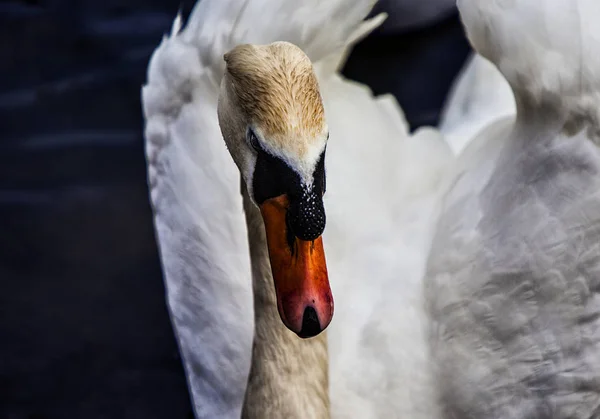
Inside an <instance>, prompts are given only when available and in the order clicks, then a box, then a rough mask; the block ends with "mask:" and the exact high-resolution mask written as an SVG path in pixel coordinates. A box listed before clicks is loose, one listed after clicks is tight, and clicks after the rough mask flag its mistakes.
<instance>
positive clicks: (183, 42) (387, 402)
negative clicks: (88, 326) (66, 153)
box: [142, 0, 454, 419]
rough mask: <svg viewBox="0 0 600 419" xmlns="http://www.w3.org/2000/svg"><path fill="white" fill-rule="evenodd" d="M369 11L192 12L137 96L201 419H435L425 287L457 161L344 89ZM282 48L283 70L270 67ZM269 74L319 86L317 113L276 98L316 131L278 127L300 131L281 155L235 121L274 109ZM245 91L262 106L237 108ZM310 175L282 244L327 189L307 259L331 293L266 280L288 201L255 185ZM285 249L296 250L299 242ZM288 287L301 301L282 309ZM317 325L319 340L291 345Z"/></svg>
mask: <svg viewBox="0 0 600 419" xmlns="http://www.w3.org/2000/svg"><path fill="white" fill-rule="evenodd" d="M371 6H372V2H371V1H368V0H361V1H355V2H345V1H343V0H336V1H331V2H327V3H323V2H319V1H316V0H313V1H306V2H303V3H302V4H298V3H297V2H294V1H292V0H286V1H281V2H278V3H277V5H274V4H266V3H265V2H261V1H260V0H256V1H244V2H242V1H235V0H229V1H224V0H219V1H217V0H202V1H201V2H199V3H198V4H197V5H196V6H195V8H194V11H193V12H192V14H191V16H190V18H189V20H188V22H187V25H186V27H185V29H184V28H183V25H182V22H181V19H180V18H177V19H176V20H175V22H174V24H173V29H172V31H171V34H170V36H167V37H165V38H164V39H163V41H162V43H161V45H160V46H159V47H158V48H157V49H156V51H155V52H154V54H153V56H152V58H151V61H150V64H149V68H148V77H147V84H146V85H145V86H144V87H143V92H142V102H143V107H144V118H145V122H146V126H145V139H146V156H147V161H148V184H149V189H150V200H151V203H152V208H153V212H154V218H155V227H156V232H157V239H158V244H159V248H160V255H161V260H162V264H163V270H164V275H165V287H166V294H167V304H168V307H169V310H170V314H171V318H172V322H173V325H174V329H175V331H176V335H177V338H178V343H179V345H180V350H181V354H182V358H183V363H184V367H185V371H186V376H187V378H188V382H189V388H190V392H191V397H192V400H193V404H194V410H195V415H196V416H197V417H199V418H215V417H219V418H230V417H231V418H234V417H237V418H239V417H240V416H241V415H244V417H286V418H292V417H315V418H326V417H329V415H330V414H331V417H335V418H356V417H360V418H365V419H369V418H381V417H390V418H393V417H411V418H417V419H418V418H435V417H439V412H438V406H437V404H436V403H435V401H434V385H433V380H434V379H433V377H432V375H431V371H430V362H429V358H428V355H427V336H426V328H425V325H426V318H425V315H424V308H423V307H424V305H423V301H422V297H423V293H422V277H423V273H424V269H425V261H426V256H427V253H428V249H429V246H430V244H431V236H432V234H433V228H434V222H433V220H435V219H436V213H437V210H438V203H439V195H440V193H441V190H442V189H443V185H444V184H445V179H446V177H447V174H448V173H449V170H450V167H451V165H452V162H453V159H454V158H453V156H452V153H451V150H450V148H449V147H448V145H447V144H446V143H445V142H444V140H443V138H442V137H441V135H440V133H439V132H438V131H437V130H434V129H430V128H425V129H420V130H418V131H417V132H416V133H415V134H414V135H412V136H411V135H410V134H409V130H408V127H407V124H406V121H405V120H404V116H403V114H402V110H401V109H400V107H399V106H398V104H397V103H396V102H395V100H394V99H393V98H392V97H391V96H390V95H386V96H382V97H379V98H374V97H373V95H372V93H371V92H370V90H369V89H367V88H366V87H365V86H362V85H360V84H357V83H354V82H351V81H348V80H345V79H343V78H342V77H341V76H340V74H339V71H338V70H339V68H340V66H341V65H342V63H343V61H344V59H345V57H346V56H347V52H348V49H349V48H350V47H351V45H352V44H353V43H354V42H356V41H357V40H359V39H360V38H361V37H362V36H364V35H366V34H367V33H368V32H370V31H371V30H372V29H373V28H374V27H376V26H377V25H379V24H380V23H381V22H382V20H383V17H382V16H377V17H375V18H373V19H371V20H369V21H366V22H363V19H364V17H365V16H367V15H368V13H369V11H370V8H371ZM264 22H269V24H268V25H266V24H265V23H264ZM276 41H288V42H290V43H291V44H294V45H297V46H298V47H300V48H301V50H303V51H304V52H300V50H299V49H298V48H297V47H294V46H291V45H290V44H281V43H276V44H273V42H276ZM242 45H246V46H242ZM278 48H279V49H283V50H286V51H287V52H286V53H281V54H279V56H280V57H281V56H283V57H288V58H286V59H285V60H283V61H277V60H276V56H274V55H273V52H272V50H273V49H278ZM269 51H270V52H269ZM226 54H227V55H226ZM304 54H306V55H304ZM224 55H225V57H226V59H225V60H224ZM275 55H277V54H275ZM306 57H308V58H306ZM273 60H275V61H274V62H276V63H277V62H278V63H279V64H280V65H281V66H283V67H282V68H283V69H284V70H285V71H283V73H285V74H292V73H296V72H300V73H303V74H305V75H306V74H311V73H312V74H313V76H310V77H308V78H305V79H303V81H302V83H301V85H300V86H296V87H297V89H298V91H299V90H302V89H303V88H304V86H305V85H306V86H311V85H313V84H314V82H313V81H312V80H313V78H316V83H317V84H318V92H319V95H320V97H321V99H320V101H321V102H322V103H321V105H319V100H317V99H315V98H316V97H317V95H316V94H312V97H313V100H312V102H310V103H312V104H311V105H309V102H308V101H306V102H305V101H304V99H303V100H302V101H300V100H298V99H297V98H296V97H293V98H292V99H290V100H291V103H292V108H293V109H297V107H298V106H300V107H302V106H311V113H310V114H311V115H313V116H314V115H316V116H315V117H314V118H312V117H311V118H310V120H308V121H305V120H304V117H301V115H302V114H300V116H298V113H297V112H296V111H294V112H296V113H294V112H287V111H286V112H284V113H283V114H280V113H275V116H276V120H277V121H278V123H280V124H281V123H283V124H284V126H292V127H295V128H294V129H296V130H297V132H299V133H302V135H301V136H300V137H299V138H296V139H294V140H293V141H292V140H290V139H289V138H286V137H285V136H283V137H282V136H281V135H280V136H279V137H278V135H277V134H281V129H277V128H276V127H275V126H271V125H270V124H268V123H266V122H264V118H263V123H262V124H261V123H250V124H248V122H249V121H248V115H254V116H256V114H255V113H253V112H256V109H254V110H252V109H249V107H252V106H255V107H256V108H264V109H263V111H258V112H259V116H260V115H265V114H268V113H269V112H271V111H272V112H275V111H273V110H272V109H271V110H269V106H270V105H271V103H270V102H273V100H271V99H269V101H268V102H267V101H264V98H265V96H266V97H269V96H270V95H272V94H275V101H276V100H277V99H278V98H279V99H286V98H287V96H285V95H286V93H285V92H283V93H281V92H280V93H274V92H275V91H276V89H274V88H272V86H271V85H272V83H271V84H269V83H270V82H272V81H273V75H272V72H273V71H272V70H273V68H272V66H273V65H274V64H273ZM309 60H310V61H312V64H311V65H309ZM269 62H271V67H270V66H269ZM253 68H254V70H256V71H254V72H253V71H252V69H253ZM309 69H310V71H309ZM252 75H253V76H254V77H258V76H261V77H267V79H266V81H267V84H266V85H265V84H264V83H262V84H261V83H257V82H256V80H254V79H252ZM248 77H250V79H249V80H251V81H250V82H247V83H244V81H243V80H244V78H248ZM286 77H288V76H286ZM240 80H242V81H241V82H240ZM252 80H254V81H252ZM240 83H241V84H240ZM236 85H237V86H238V88H237V90H236ZM284 85H285V83H284ZM240 86H245V87H243V88H241V89H240ZM261 86H262V87H261ZM269 86H271V87H269ZM296 87H295V88H296ZM260 89H263V91H260ZM311 90H314V88H311ZM244 95H249V96H248V98H250V97H253V98H255V99H256V100H257V101H260V103H256V102H255V103H254V104H252V103H250V102H247V103H245V104H244V106H241V105H242V104H240V100H242V101H244V97H243V96H244ZM282 95H283V96H282ZM219 97H220V99H219ZM248 98H246V99H248ZM284 104H285V100H284ZM321 106H322V108H323V109H324V111H323V115H324V116H323V117H322V116H320V115H321V113H322V112H321ZM218 108H219V111H218V112H217V109H218ZM244 109H245V110H244ZM261 112H262V113H261ZM217 114H218V118H219V119H220V120H221V125H220V126H219V123H218V118H217ZM282 115H284V116H282ZM255 120H256V118H255ZM258 120H261V118H258ZM220 128H221V129H222V130H223V132H222V133H221V132H220ZM294 132H296V131H294ZM273 133H274V134H273ZM271 134H273V135H271ZM327 135H329V137H328V136H327ZM282 138H283V139H282ZM224 140H225V141H224ZM299 141H300V142H301V143H298V142H299ZM226 144H227V146H228V148H227V147H225V145H226ZM325 146H326V150H327V151H326V153H324V151H325ZM259 153H260V156H261V157H260V158H259V157H257V156H259ZM323 155H325V162H324V166H325V168H326V173H325V170H324V168H323V166H322V165H323V160H322V158H323ZM232 157H233V158H232ZM275 158H276V160H273V159H275ZM259 160H262V161H263V163H260V166H259ZM267 160H268V161H270V163H269V165H270V166H269V165H267V166H269V167H271V168H270V169H265V163H264V161H267ZM234 161H235V163H237V165H236V164H234ZM273 167H275V168H273ZM317 167H319V172H318V173H317V174H315V169H316V168H317ZM277 168H278V169H277ZM325 175H326V182H325ZM255 176H263V180H262V181H255ZM240 178H241V182H240ZM290 178H292V179H291V180H290ZM310 178H312V180H313V181H314V182H316V183H315V185H316V186H315V188H317V189H316V190H315V193H313V194H312V195H310V194H309V195H310V196H309V198H310V199H311V200H312V201H311V205H305V207H306V208H307V209H306V210H305V212H304V217H305V218H307V219H308V220H309V222H308V224H307V225H306V226H305V227H302V226H301V225H300V224H301V223H300V224H299V227H298V226H296V227H294V228H293V229H292V230H294V229H296V230H302V229H305V230H310V231H308V232H307V233H306V236H304V238H305V239H309V240H308V241H311V239H313V238H315V237H318V236H319V235H320V232H321V231H322V228H323V226H322V225H317V227H315V224H319V223H314V222H313V221H314V217H315V214H314V213H316V214H317V215H319V214H322V212H323V209H322V208H321V203H320V202H319V198H320V197H319V195H320V193H321V192H324V191H325V190H326V193H325V194H324V196H323V198H322V199H323V203H324V208H325V212H326V227H325V228H324V231H323V234H322V239H318V238H317V241H315V249H316V250H314V254H315V255H316V257H319V258H322V257H323V255H326V266H327V272H328V280H329V281H330V285H329V286H328V285H327V284H326V281H325V278H326V277H325V275H324V269H321V270H320V271H321V273H320V274H319V277H318V278H317V277H316V276H314V277H311V275H313V274H314V273H315V272H313V271H312V270H311V269H298V270H292V272H291V274H290V275H292V276H294V275H295V277H289V278H287V279H286V278H285V275H284V274H285V271H284V270H281V269H280V267H281V266H285V264H286V263H288V262H289V261H286V259H285V258H286V257H287V256H286V255H285V254H284V255H283V257H282V256H281V255H278V254H277V252H278V251H282V249H285V248H286V246H288V244H287V241H288V236H287V235H286V234H283V233H284V231H283V226H285V223H284V222H285V216H284V215H283V213H284V211H283V210H282V207H285V206H286V205H290V204H289V196H288V197H287V198H286V197H285V194H281V191H280V190H277V188H275V189H269V188H271V187H272V185H271V186H269V182H284V185H283V187H284V188H288V190H289V188H291V186H293V182H296V180H297V179H300V180H299V181H298V182H299V185H300V186H302V184H303V183H302V182H304V184H308V183H309V182H310ZM269 179H271V181H269ZM285 179H288V180H287V181H285ZM294 179H296V180H294ZM320 181H323V183H326V185H325V184H323V185H322V186H321V185H320V184H319V183H318V182H320ZM256 182H262V183H261V184H260V185H258V184H256V185H255V183H256ZM285 182H287V183H285ZM240 184H241V186H240ZM277 193H279V194H280V195H277ZM257 194H258V197H257ZM286 199H287V202H286ZM265 205H266V206H265ZM310 212H313V214H312V215H311V214H310ZM244 214H245V217H246V218H245V219H244ZM296 215H298V212H296ZM300 215H302V214H300ZM311 217H313V218H311ZM311 220H312V221H311ZM296 222H299V221H296ZM265 227H266V230H265ZM313 229H314V231H313ZM265 234H266V236H265ZM265 239H266V240H265ZM292 239H293V241H294V243H296V244H298V245H299V246H300V247H302V246H305V244H303V243H302V241H303V237H297V236H296V237H295V238H294V237H292ZM298 240H300V242H298ZM321 240H322V249H321V246H320V244H319V242H320V241H321ZM304 241H306V240H304ZM301 250H302V249H301ZM302 252H304V253H303V254H304V255H306V254H308V255H310V251H308V252H307V250H306V248H304V250H302ZM303 257H304V256H303ZM306 266H310V265H308V264H307V265H306ZM307 277H308V278H307ZM311 278H313V279H314V281H313V280H312V279H311ZM307 279H308V281H306V280H307ZM293 281H295V285H294V283H293ZM302 281H304V282H302ZM302 283H306V284H309V285H310V286H308V287H306V288H302V286H301V284H302ZM289 284H292V285H294V286H293V287H291V288H288V289H285V287H289ZM274 285H275V286H274ZM329 289H331V293H329ZM289 290H292V291H296V292H297V291H300V296H301V297H302V300H301V301H300V300H298V299H296V300H295V301H294V300H290V299H289V298H288V297H285V293H286V292H287V291H289ZM329 294H331V296H333V298H334V299H335V315H333V317H332V313H331V308H329V304H330V303H329V302H328V301H327V299H328V298H329V296H330V295H329ZM286 298H288V299H287V300H286ZM313 298H314V299H315V304H314V305H312V306H311V304H312V299H313ZM319 298H321V300H319ZM309 306H311V308H312V309H311V310H310V313H309V314H307V315H306V316H305V313H307V307H309ZM307 316H308V319H307V320H306V322H305V318H306V317H307ZM330 320H331V323H330V325H329V327H328V328H327V331H326V333H325V332H323V333H320V334H319V335H318V336H317V337H314V338H310V339H300V338H298V336H297V335H298V334H300V335H306V336H311V335H313V334H315V333H317V332H320V331H321V330H322V329H324V328H325V326H326V325H327V323H328V322H329V321H330ZM304 325H307V329H306V331H305V330H304ZM286 326H287V327H286ZM305 332H306V333H305ZM309 384H310V385H309ZM267 409H271V410H267Z"/></svg>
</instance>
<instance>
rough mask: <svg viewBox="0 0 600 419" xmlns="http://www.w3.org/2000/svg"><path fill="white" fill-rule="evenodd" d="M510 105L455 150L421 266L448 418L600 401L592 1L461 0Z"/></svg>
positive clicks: (599, 168)
mask: <svg viewBox="0 0 600 419" xmlns="http://www.w3.org/2000/svg"><path fill="white" fill-rule="evenodd" d="M458 4H459V8H460V12H461V16H462V19H463V22H464V24H465V26H466V28H467V32H468V35H469V38H470V40H471V42H472V43H473V45H474V46H475V47H476V48H477V50H478V52H479V53H480V54H482V55H483V56H484V57H487V58H488V59H490V60H491V61H492V62H493V63H494V64H495V65H497V66H498V68H499V69H500V71H501V72H502V74H503V75H504V76H505V78H506V79H507V80H508V82H509V83H510V86H511V88H512V90H513V92H514V94H515V97H516V103H517V104H518V112H517V115H516V120H515V119H514V118H512V117H509V118H508V119H504V120H502V121H500V122H496V123H493V124H491V125H489V126H488V127H486V128H485V129H484V130H483V131H482V132H481V133H480V134H479V135H478V136H477V138H476V139H475V140H473V143H472V144H471V145H470V146H469V147H468V148H467V149H466V150H465V151H464V153H463V154H462V156H461V157H460V160H459V164H458V168H457V176H456V178H455V181H454V184H453V186H452V187H451V188H450V190H449V192H448V194H447V196H446V198H445V202H444V205H443V209H442V212H441V218H440V222H439V226H438V228H437V232H436V236H435V239H434V241H433V243H434V245H433V247H432V251H431V255H430V260H429V263H428V271H427V276H426V285H427V299H428V303H429V313H430V315H431V317H432V319H433V326H432V330H431V339H432V347H433V356H434V358H433V359H434V360H435V362H436V364H437V372H438V375H437V377H438V382H437V383H438V389H439V391H440V400H442V403H443V409H444V411H445V412H446V413H445V414H446V417H449V418H450V417H460V418H486V419H495V418H498V419H499V418H512V419H544V418H556V419H562V418H564V419H566V418H577V419H583V418H586V419H590V418H596V417H598V414H599V411H600V410H599V409H600V384H599V383H600V320H599V319H600V316H599V314H600V295H599V293H598V290H599V289H600V275H599V273H600V248H599V246H598V243H599V241H600V229H599V228H598V226H599V225H600V193H599V191H600V150H598V147H597V146H596V143H597V138H598V132H599V131H598V129H599V120H598V109H600V100H599V99H600V97H599V96H598V93H599V92H600V89H599V87H600V58H599V55H598V51H600V29H599V26H598V25H597V23H596V22H597V21H598V19H599V18H600V3H599V2H597V1H594V0H536V1H527V0H459V2H458Z"/></svg>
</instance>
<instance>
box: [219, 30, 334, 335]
mask: <svg viewBox="0 0 600 419" xmlns="http://www.w3.org/2000/svg"><path fill="white" fill-rule="evenodd" d="M224 58H225V62H226V70H225V75H224V77H223V81H222V83H221V92H220V95H219V106H218V114H219V125H220V127H221V132H222V134H223V138H224V140H225V143H226V144H227V148H228V149H229V152H230V154H231V156H232V157H233V160H234V161H235V163H236V165H237V166H238V168H239V170H240V173H241V175H242V179H243V181H244V183H245V185H246V189H247V191H248V194H249V196H250V198H251V200H252V201H253V202H254V204H255V205H257V206H258V207H259V209H260V213H261V215H262V218H263V221H264V225H265V231H266V238H267V247H268V251H269V259H270V263H271V272H272V274H273V280H274V284H275V292H276V295H277V308H278V311H279V315H280V317H281V320H282V321H283V323H284V324H285V325H286V326H287V327H288V329H290V330H291V331H293V332H295V333H296V334H298V335H299V336H300V337H312V336H315V335H317V334H319V333H320V332H321V331H323V330H324V329H325V328H326V327H327V326H328V325H329V323H330V321H331V319H332V317H333V297H332V294H331V289H330V286H329V279H328V275H327V267H326V263H325V254H324V250H323V243H322V238H321V235H322V233H323V230H324V228H325V209H324V206H323V194H324V193H325V149H326V145H327V139H328V128H327V124H326V122H325V113H324V109H323V103H322V101H321V95H320V93H319V86H318V83H317V78H316V76H315V74H314V71H313V67H312V63H311V62H310V60H309V58H308V57H307V56H306V55H305V54H304V52H302V50H300V49H299V48H298V47H296V46H295V45H292V44H290V43H287V42H276V43H273V44H270V45H241V46H238V47H236V48H234V49H233V50H232V51H230V52H228V53H227V54H225V57H224Z"/></svg>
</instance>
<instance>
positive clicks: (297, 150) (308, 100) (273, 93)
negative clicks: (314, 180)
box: [225, 42, 327, 166]
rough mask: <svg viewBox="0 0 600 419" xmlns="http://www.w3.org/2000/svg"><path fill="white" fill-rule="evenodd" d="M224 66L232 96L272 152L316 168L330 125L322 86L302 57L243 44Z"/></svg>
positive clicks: (290, 48)
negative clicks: (327, 122) (326, 118)
mask: <svg viewBox="0 0 600 419" xmlns="http://www.w3.org/2000/svg"><path fill="white" fill-rule="evenodd" d="M225 61H226V63H227V72H228V74H229V75H230V81H231V85H230V87H231V89H232V93H234V95H235V97H236V98H237V102H238V105H239V107H240V109H241V111H242V112H243V113H244V114H245V117H246V120H247V121H248V123H249V124H250V125H251V126H252V127H253V128H254V129H255V130H256V132H257V134H259V135H260V136H261V137H262V138H263V139H264V142H265V143H266V144H267V146H268V148H270V149H271V151H272V152H275V153H276V154H278V155H280V157H283V158H288V159H299V160H301V161H305V163H307V164H308V165H311V164H313V163H316V160H317V159H318V157H319V155H320V152H321V151H322V150H323V147H324V146H325V142H326V136H327V125H326V123H325V112H324V110H323V103H322V100H321V95H320V93H319V84H318V82H317V78H316V76H315V73H314V70H313V66H312V63H311V62H310V59H309V58H308V57H307V56H306V55H305V54H304V52H302V50H301V49H300V48H298V47H296V46H295V45H293V44H290V43H287V42H276V43H273V44H270V45H240V46H238V47H236V48H234V49H233V50H232V51H230V52H229V53H227V54H226V55H225ZM313 160H314V161H313ZM292 163H293V162H292ZM296 163H298V164H299V165H301V166H304V164H302V162H296Z"/></svg>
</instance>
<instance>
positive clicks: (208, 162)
mask: <svg viewBox="0 0 600 419" xmlns="http://www.w3.org/2000/svg"><path fill="white" fill-rule="evenodd" d="M205 48H206V44H203V43H193V42H189V41H188V40H187V39H185V37H184V36H183V33H182V32H181V18H179V17H178V18H177V19H176V20H175V23H174V25H173V31H172V32H171V34H170V36H166V37H165V38H164V39H163V41H162V43H161V44H160V46H159V47H158V48H157V49H156V51H155V52H154V54H153V56H152V59H151V61H150V65H149V68H148V80H147V84H146V86H144V88H143V93H142V102H143V106H144V117H145V120H146V127H145V138H146V156H147V163H148V185H149V189H150V198H151V203H152V208H153V211H154V220H155V228H156V235H157V239H158V244H159V250H160V258H161V261H162V266H163V271H164V278H165V288H166V296H167V303H168V307H169V310H170V313H171V321H172V323H173V326H174V329H175V333H176V336H177V339H178V342H179V347H180V352H181V355H182V358H183V364H184V367H185V371H186V375H187V378H188V384H189V389H190V392H191V396H192V399H193V401H194V408H195V412H196V415H197V417H199V418H217V417H219V418H233V417H238V418H239V417H240V414H241V407H242V401H243V398H244V392H245V388H246V382H247V377H248V373H249V370H250V354H251V348H252V336H253V319H254V315H253V301H252V293H251V277H250V260H249V253H248V243H247V239H246V235H245V234H246V233H245V231H246V224H245V220H244V217H243V210H242V200H241V195H240V192H239V172H238V171H237V169H236V167H235V165H234V163H233V161H232V160H231V157H230V156H229V155H228V153H227V150H226V149H225V147H224V145H223V143H222V140H221V134H220V131H219V127H218V124H217V119H216V111H215V109H216V106H217V97H218V92H219V91H218V88H219V85H218V83H217V82H216V80H218V75H216V74H215V73H216V72H215V70H214V69H213V68H211V67H210V66H206V65H204V64H203V63H202V61H201V57H200V56H199V54H198V51H199V50H203V49H205Z"/></svg>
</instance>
